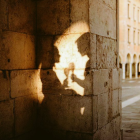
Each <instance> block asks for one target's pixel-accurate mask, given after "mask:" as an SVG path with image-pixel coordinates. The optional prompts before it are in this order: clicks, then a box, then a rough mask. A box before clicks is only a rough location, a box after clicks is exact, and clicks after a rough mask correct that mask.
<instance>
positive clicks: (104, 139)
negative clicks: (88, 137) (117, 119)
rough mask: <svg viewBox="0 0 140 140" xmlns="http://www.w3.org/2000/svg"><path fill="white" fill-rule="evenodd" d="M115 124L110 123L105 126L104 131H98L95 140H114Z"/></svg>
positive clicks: (94, 136)
mask: <svg viewBox="0 0 140 140" xmlns="http://www.w3.org/2000/svg"><path fill="white" fill-rule="evenodd" d="M112 128H113V123H112V122H111V123H109V124H107V125H106V126H104V127H103V128H102V129H100V130H98V131H97V132H96V133H95V134H94V135H93V139H94V140H113V137H114V132H113V129H112Z"/></svg>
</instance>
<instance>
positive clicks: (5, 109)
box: [0, 100, 14, 140]
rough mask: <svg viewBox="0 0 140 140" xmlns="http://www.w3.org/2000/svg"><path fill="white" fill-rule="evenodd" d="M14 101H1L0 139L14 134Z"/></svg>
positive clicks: (4, 139) (2, 139) (3, 139)
mask: <svg viewBox="0 0 140 140" xmlns="http://www.w3.org/2000/svg"><path fill="white" fill-rule="evenodd" d="M13 110H14V101H13V100H10V101H6V102H5V101H4V102H0V139H1V140H6V139H8V138H11V137H13V136H14V114H13Z"/></svg>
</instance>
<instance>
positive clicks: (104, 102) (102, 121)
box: [98, 93, 108, 128]
mask: <svg viewBox="0 0 140 140" xmlns="http://www.w3.org/2000/svg"><path fill="white" fill-rule="evenodd" d="M107 123H108V93H104V94H100V95H99V96H98V128H102V127H103V126H105V125H106V124H107Z"/></svg>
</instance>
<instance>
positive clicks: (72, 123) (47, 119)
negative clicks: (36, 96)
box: [39, 94, 93, 132]
mask: <svg viewBox="0 0 140 140" xmlns="http://www.w3.org/2000/svg"><path fill="white" fill-rule="evenodd" d="M87 103H88V104H87ZM91 103H92V97H87V96H86V97H85V96H83V97H81V96H63V95H62V96H61V95H48V94H46V95H45V97H44V100H43V102H42V104H41V105H40V108H41V109H40V115H39V116H40V119H39V120H40V123H39V124H40V126H41V127H43V128H46V129H50V128H55V129H59V130H60V129H61V130H69V131H77V132H92V122H93V121H92V106H91Z"/></svg>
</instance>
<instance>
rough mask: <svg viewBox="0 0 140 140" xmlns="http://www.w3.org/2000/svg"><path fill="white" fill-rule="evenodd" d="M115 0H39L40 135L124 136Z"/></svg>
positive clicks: (85, 139) (84, 139)
mask: <svg viewBox="0 0 140 140" xmlns="http://www.w3.org/2000/svg"><path fill="white" fill-rule="evenodd" d="M116 5H117V3H116V1H113V2H112V1H108V0H104V1H102V0H94V1H93V0H82V1H78V0H59V1H49V0H41V1H38V2H37V30H38V34H37V66H38V68H40V78H41V81H42V92H41V93H40V94H39V119H38V121H39V122H38V124H39V130H40V137H41V136H42V139H43V138H45V137H46V136H47V137H49V139H64V140H65V139H68V140H71V139H74V140H77V139H79V140H80V139H82V140H91V139H94V140H106V139H108V140H109V139H110V140H119V139H120V123H121V122H120V121H121V116H120V114H121V107H120V105H121V85H120V81H121V76H120V74H121V71H120V70H119V69H118V66H117V58H118V48H117V42H116V40H117V36H116V35H117V32H116V28H117V27H116V23H117V21H116V18H117V17H116V15H117V9H116ZM45 9H47V10H45Z"/></svg>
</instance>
